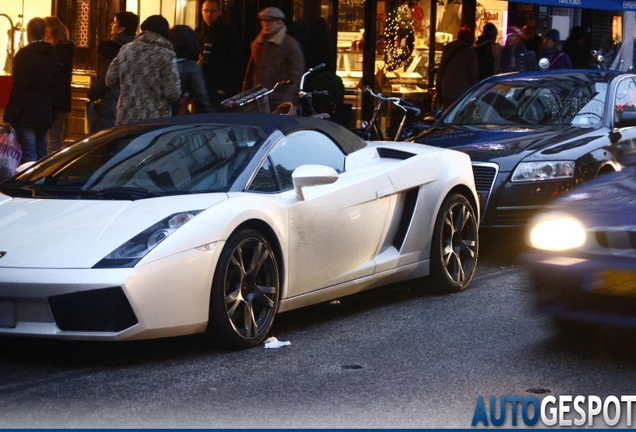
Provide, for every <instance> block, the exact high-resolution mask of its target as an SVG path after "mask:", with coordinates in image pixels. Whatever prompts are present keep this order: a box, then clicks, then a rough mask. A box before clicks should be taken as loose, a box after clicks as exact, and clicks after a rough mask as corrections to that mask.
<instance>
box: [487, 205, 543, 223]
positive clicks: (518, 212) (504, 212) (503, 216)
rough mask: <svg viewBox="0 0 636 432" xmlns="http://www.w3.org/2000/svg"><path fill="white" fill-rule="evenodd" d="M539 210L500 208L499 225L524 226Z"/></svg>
mask: <svg viewBox="0 0 636 432" xmlns="http://www.w3.org/2000/svg"><path fill="white" fill-rule="evenodd" d="M537 210H538V209H534V208H518V209H517V208H498V209H497V223H496V225H501V226H524V225H526V224H527V223H528V221H529V220H530V218H532V217H533V216H534V215H535V214H536V213H537Z"/></svg>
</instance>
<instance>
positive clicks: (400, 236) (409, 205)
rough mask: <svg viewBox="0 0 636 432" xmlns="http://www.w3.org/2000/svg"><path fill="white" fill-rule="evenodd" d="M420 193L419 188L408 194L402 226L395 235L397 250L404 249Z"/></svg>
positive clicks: (394, 240) (394, 242)
mask: <svg viewBox="0 0 636 432" xmlns="http://www.w3.org/2000/svg"><path fill="white" fill-rule="evenodd" d="M418 193H419V189H418V188H414V189H411V190H409V191H408V192H407V193H406V198H405V200H404V208H403V209H402V218H401V219H400V225H399V226H398V230H397V233H396V234H395V238H394V239H393V243H392V245H393V246H395V248H396V249H397V250H400V249H401V248H402V245H403V244H404V239H406V233H407V231H408V230H409V226H410V225H411V221H412V220H413V213H414V212H415V204H417V195H418Z"/></svg>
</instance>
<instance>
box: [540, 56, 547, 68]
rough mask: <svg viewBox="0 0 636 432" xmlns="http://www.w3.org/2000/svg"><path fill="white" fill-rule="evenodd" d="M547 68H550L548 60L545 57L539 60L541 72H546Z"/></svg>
mask: <svg viewBox="0 0 636 432" xmlns="http://www.w3.org/2000/svg"><path fill="white" fill-rule="evenodd" d="M548 67H550V60H548V59H547V58H545V57H543V58H542V59H541V60H539V68H541V70H546V69H547V68H548Z"/></svg>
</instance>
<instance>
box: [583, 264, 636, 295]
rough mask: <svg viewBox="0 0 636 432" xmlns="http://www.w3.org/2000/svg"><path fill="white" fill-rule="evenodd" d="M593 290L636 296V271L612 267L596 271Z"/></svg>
mask: <svg viewBox="0 0 636 432" xmlns="http://www.w3.org/2000/svg"><path fill="white" fill-rule="evenodd" d="M593 287H594V288H593V289H592V292H594V293H596V294H607V295H613V296H622V297H635V296H636V271H631V270H618V269H610V270H605V271H603V272H599V273H596V274H595V276H594V284H593Z"/></svg>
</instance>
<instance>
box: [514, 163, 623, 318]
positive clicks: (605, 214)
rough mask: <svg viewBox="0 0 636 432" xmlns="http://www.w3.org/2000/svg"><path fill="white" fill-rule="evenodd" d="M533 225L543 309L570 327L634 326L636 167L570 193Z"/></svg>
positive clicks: (529, 260) (532, 257)
mask: <svg viewBox="0 0 636 432" xmlns="http://www.w3.org/2000/svg"><path fill="white" fill-rule="evenodd" d="M528 229H529V234H528V242H529V244H530V246H532V248H533V250H532V251H531V252H529V253H528V254H526V255H524V256H523V258H522V260H523V261H524V262H525V264H526V265H527V267H528V268H529V270H530V274H531V279H532V283H533V290H534V293H535V300H536V304H537V306H538V308H539V309H540V310H541V311H543V312H545V313H547V314H549V315H550V316H552V317H553V318H554V320H555V322H556V323H557V324H558V325H560V326H561V327H564V328H569V329H572V328H577V327H578V328H581V327H585V326H580V324H584V323H587V324H592V323H593V324H615V325H626V326H636V167H631V166H627V167H626V168H624V169H623V170H622V171H621V172H619V173H615V174H611V175H607V176H603V177H602V178H600V179H598V180H595V181H593V182H591V183H589V184H587V185H585V186H582V187H580V188H578V189H576V190H575V191H572V192H570V193H568V194H565V195H564V196H563V197H561V198H559V199H558V200H556V201H555V202H554V203H553V205H551V206H550V209H549V210H546V211H545V212H542V213H540V214H538V215H537V216H536V217H535V218H534V219H532V221H531V223H530V224H529V226H528Z"/></svg>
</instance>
